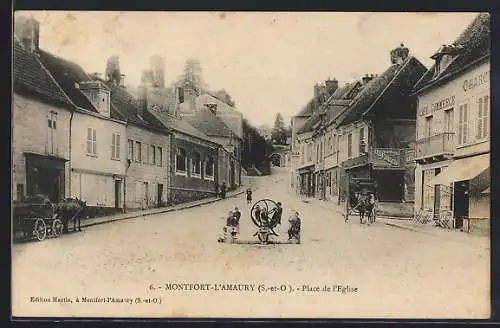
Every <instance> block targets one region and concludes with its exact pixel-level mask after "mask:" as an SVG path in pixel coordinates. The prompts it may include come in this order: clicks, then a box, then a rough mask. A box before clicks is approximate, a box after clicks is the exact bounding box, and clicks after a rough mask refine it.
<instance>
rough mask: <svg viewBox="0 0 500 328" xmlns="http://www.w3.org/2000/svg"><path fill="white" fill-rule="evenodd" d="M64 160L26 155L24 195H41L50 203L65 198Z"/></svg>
mask: <svg viewBox="0 0 500 328" xmlns="http://www.w3.org/2000/svg"><path fill="white" fill-rule="evenodd" d="M65 181H66V180H65V175H64V160H60V159H53V158H48V157H45V156H40V155H36V154H26V193H27V194H28V195H36V194H43V195H46V196H47V197H49V199H50V200H51V201H52V202H58V201H59V200H61V199H62V198H64V197H65Z"/></svg>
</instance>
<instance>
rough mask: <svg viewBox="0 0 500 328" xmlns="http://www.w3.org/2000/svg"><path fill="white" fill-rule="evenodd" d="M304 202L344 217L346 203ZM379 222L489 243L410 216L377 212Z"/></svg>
mask: <svg viewBox="0 0 500 328" xmlns="http://www.w3.org/2000/svg"><path fill="white" fill-rule="evenodd" d="M299 199H300V200H301V201H302V202H304V203H308V204H313V205H314V206H319V207H322V208H325V209H328V210H332V211H333V212H335V213H337V214H339V215H340V216H341V217H342V218H343V217H344V213H345V209H344V206H345V204H340V205H338V204H337V203H336V202H331V201H323V200H319V199H317V198H313V197H310V198H299ZM376 220H377V222H380V223H383V224H385V225H387V226H391V227H395V228H399V229H405V230H410V231H414V232H418V233H424V234H428V235H433V236H437V237H441V238H448V239H452V240H455V241H459V242H463V241H466V240H470V239H471V238H472V239H479V240H482V241H484V242H485V243H489V237H488V236H484V235H480V234H477V233H466V232H463V231H460V230H459V229H442V228H439V227H436V226H434V225H433V224H432V223H429V224H415V223H413V222H412V221H411V219H410V218H408V217H407V218H404V217H396V216H385V215H380V214H377V219H376Z"/></svg>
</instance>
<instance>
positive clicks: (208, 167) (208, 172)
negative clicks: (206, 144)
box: [204, 156, 215, 179]
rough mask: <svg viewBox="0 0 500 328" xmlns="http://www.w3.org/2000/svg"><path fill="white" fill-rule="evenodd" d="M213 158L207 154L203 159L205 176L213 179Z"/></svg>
mask: <svg viewBox="0 0 500 328" xmlns="http://www.w3.org/2000/svg"><path fill="white" fill-rule="evenodd" d="M214 166H215V165H214V159H213V158H212V157H211V156H207V159H206V160H205V174H204V176H205V178H207V179H213V177H214Z"/></svg>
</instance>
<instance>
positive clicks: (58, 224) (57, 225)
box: [52, 219, 63, 237]
mask: <svg viewBox="0 0 500 328" xmlns="http://www.w3.org/2000/svg"><path fill="white" fill-rule="evenodd" d="M52 233H53V234H54V236H55V237H59V236H61V235H62V233H63V223H62V221H61V220H59V219H55V220H54V222H52Z"/></svg>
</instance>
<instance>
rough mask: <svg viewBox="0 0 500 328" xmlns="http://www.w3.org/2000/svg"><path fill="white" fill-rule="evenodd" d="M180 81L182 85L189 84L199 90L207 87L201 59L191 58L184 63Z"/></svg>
mask: <svg viewBox="0 0 500 328" xmlns="http://www.w3.org/2000/svg"><path fill="white" fill-rule="evenodd" d="M179 82H180V84H181V85H186V84H189V85H191V86H193V87H194V88H195V89H197V90H203V89H205V87H206V86H205V82H204V81H203V74H202V70H201V64H200V61H199V60H198V59H196V58H190V59H188V60H187V61H186V63H185V64H184V72H183V73H182V75H181V77H180V79H179Z"/></svg>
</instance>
